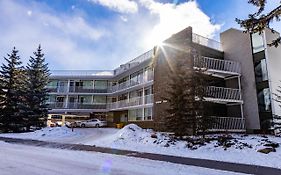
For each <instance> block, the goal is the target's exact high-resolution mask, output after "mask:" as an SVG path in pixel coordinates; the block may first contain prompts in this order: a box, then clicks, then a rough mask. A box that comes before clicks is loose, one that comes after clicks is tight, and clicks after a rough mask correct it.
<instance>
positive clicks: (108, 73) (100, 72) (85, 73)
mask: <svg viewBox="0 0 281 175" xmlns="http://www.w3.org/2000/svg"><path fill="white" fill-rule="evenodd" d="M51 76H71V77H83V76H102V77H104V76H106V77H107V76H109V77H112V76H113V71H112V70H52V71H51Z"/></svg>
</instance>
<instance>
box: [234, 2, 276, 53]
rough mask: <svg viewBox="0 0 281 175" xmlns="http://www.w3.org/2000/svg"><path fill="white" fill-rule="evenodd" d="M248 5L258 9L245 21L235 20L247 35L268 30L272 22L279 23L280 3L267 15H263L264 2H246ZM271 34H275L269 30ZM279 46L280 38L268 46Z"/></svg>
mask: <svg viewBox="0 0 281 175" xmlns="http://www.w3.org/2000/svg"><path fill="white" fill-rule="evenodd" d="M248 3H249V4H252V5H254V6H256V7H257V8H258V10H257V12H255V13H253V14H249V17H248V18H247V19H244V20H241V19H237V18H236V22H237V23H238V24H240V26H241V27H242V28H244V29H245V32H249V33H251V34H252V33H261V32H262V31H263V30H264V29H265V28H270V23H272V22H273V21H277V22H279V21H280V17H281V1H280V3H279V5H278V6H277V7H275V8H274V9H272V10H271V11H270V12H269V13H263V12H264V9H265V6H266V3H267V2H266V0H248ZM270 29H271V31H272V33H275V31H274V29H273V28H270ZM280 44H281V37H278V38H276V39H274V40H273V41H272V42H271V43H269V44H268V45H269V46H275V47H278V45H280Z"/></svg>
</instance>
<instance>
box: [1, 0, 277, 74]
mask: <svg viewBox="0 0 281 175" xmlns="http://www.w3.org/2000/svg"><path fill="white" fill-rule="evenodd" d="M278 3H279V1H278V0H268V8H267V10H269V9H272V8H273V7H274V6H276V4H278ZM254 10H255V8H254V7H252V6H251V5H249V4H247V0H196V1H187V0H0V16H1V18H0V26H1V27H0V38H1V40H0V57H1V59H0V60H1V61H0V62H3V60H4V59H3V57H4V56H6V54H7V53H9V52H10V51H11V49H12V47H13V46H16V47H17V49H18V50H19V51H20V52H19V54H20V56H21V58H22V60H23V62H24V63H25V64H26V62H27V60H28V58H29V56H30V55H31V54H32V53H33V51H34V50H35V49H36V48H37V46H38V44H41V45H42V47H43V49H44V52H45V57H46V60H47V62H48V63H49V66H50V69H72V70H74V69H77V70H93V69H98V70H100V69H114V68H116V67H118V66H119V64H122V63H125V62H127V61H129V60H131V59H133V58H134V57H136V56H138V55H140V54H141V53H143V52H145V51H147V50H149V49H150V48H152V47H153V46H154V45H156V44H157V43H159V42H160V41H161V40H164V39H166V38H167V37H169V36H170V35H172V34H173V33H176V32H178V31H180V30H182V29H184V28H185V27H188V26H192V27H193V31H194V32H195V33H198V34H200V35H203V36H206V37H210V38H214V39H216V40H219V33H220V32H222V31H224V30H226V29H228V28H230V27H233V28H239V26H238V25H237V24H236V23H235V21H234V19H235V18H236V17H238V18H246V17H247V15H248V13H249V12H253V11H254ZM273 26H274V27H275V28H276V30H277V31H279V32H280V30H281V24H280V23H279V24H278V23H275V24H274V25H273Z"/></svg>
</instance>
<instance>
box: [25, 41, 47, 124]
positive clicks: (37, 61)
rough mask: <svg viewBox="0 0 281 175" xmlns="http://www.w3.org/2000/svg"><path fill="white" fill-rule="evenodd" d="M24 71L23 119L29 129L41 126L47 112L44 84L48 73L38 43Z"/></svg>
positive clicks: (45, 84)
mask: <svg viewBox="0 0 281 175" xmlns="http://www.w3.org/2000/svg"><path fill="white" fill-rule="evenodd" d="M26 73H27V78H26V82H25V84H26V86H25V87H26V93H25V104H26V115H25V119H26V121H27V122H26V126H27V129H29V128H30V126H36V127H40V126H42V125H43V124H44V123H43V122H44V120H45V119H46V117H47V113H48V106H47V104H46V100H47V95H48V90H47V89H46V86H47V84H48V82H49V75H50V73H49V69H48V64H47V63H45V58H44V54H43V53H42V49H41V46H40V45H39V47H38V48H37V51H36V52H34V57H30V59H29V63H28V65H27V67H26Z"/></svg>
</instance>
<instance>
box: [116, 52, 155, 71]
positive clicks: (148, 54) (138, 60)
mask: <svg viewBox="0 0 281 175" xmlns="http://www.w3.org/2000/svg"><path fill="white" fill-rule="evenodd" d="M152 57H153V49H151V50H149V51H147V52H145V53H144V54H142V55H140V56H138V57H136V58H135V59H133V60H131V61H129V62H127V63H125V64H123V65H121V66H120V67H119V68H117V69H114V75H118V74H121V73H123V72H125V71H126V70H128V69H131V68H133V67H135V66H137V65H139V64H140V63H142V62H144V61H146V60H148V59H151V58H152Z"/></svg>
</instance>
